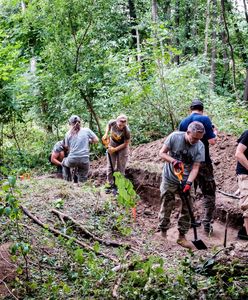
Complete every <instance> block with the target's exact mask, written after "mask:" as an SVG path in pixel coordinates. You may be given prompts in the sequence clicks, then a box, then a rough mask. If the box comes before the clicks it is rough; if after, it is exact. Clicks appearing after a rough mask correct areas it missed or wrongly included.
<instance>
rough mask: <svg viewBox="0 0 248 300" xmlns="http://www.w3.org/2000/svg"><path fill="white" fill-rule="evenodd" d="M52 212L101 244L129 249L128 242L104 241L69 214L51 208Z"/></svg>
mask: <svg viewBox="0 0 248 300" xmlns="http://www.w3.org/2000/svg"><path fill="white" fill-rule="evenodd" d="M51 212H52V213H54V214H55V215H57V216H58V217H59V219H60V220H69V221H71V222H72V223H73V224H74V225H76V226H77V227H79V228H80V230H81V231H82V232H83V233H84V234H85V235H86V236H89V237H91V238H92V239H93V240H95V241H98V242H99V243H101V244H105V245H107V246H113V247H125V248H126V249H130V248H131V245H128V244H120V243H118V242H116V241H105V240H103V239H101V238H99V237H97V236H96V235H94V234H93V233H91V232H90V231H89V230H88V229H86V228H85V227H83V225H82V224H80V223H79V222H78V221H76V220H75V219H73V218H72V217H71V216H68V215H67V214H64V213H62V212H60V211H58V210H56V209H52V210H51Z"/></svg>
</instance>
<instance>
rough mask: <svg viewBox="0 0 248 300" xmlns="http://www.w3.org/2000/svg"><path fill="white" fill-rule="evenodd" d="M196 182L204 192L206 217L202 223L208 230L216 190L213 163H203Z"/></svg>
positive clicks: (213, 208)
mask: <svg viewBox="0 0 248 300" xmlns="http://www.w3.org/2000/svg"><path fill="white" fill-rule="evenodd" d="M195 183H196V185H198V186H199V188H200V189H201V191H202V194H203V208H204V217H203V220H202V223H203V226H204V228H205V229H206V230H208V229H209V228H210V224H211V221H212V219H213V216H214V211H215V191H216V184H215V181H214V173H213V166H212V164H211V163H201V167H200V170H199V173H198V175H197V178H196V180H195Z"/></svg>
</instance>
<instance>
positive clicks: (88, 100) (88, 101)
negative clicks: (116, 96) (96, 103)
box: [79, 89, 103, 136]
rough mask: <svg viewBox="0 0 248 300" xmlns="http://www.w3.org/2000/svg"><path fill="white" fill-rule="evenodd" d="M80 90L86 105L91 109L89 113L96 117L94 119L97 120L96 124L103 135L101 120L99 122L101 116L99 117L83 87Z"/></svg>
mask: <svg viewBox="0 0 248 300" xmlns="http://www.w3.org/2000/svg"><path fill="white" fill-rule="evenodd" d="M79 92H80V94H81V97H82V98H83V99H84V101H85V103H86V106H87V108H88V110H89V113H90V114H92V116H93V118H94V120H95V122H96V126H97V129H98V133H99V135H100V136H103V133H102V130H101V126H100V122H99V118H98V116H97V114H96V112H95V109H94V107H93V104H92V103H91V101H90V99H89V97H88V96H87V95H85V94H84V92H83V91H82V90H81V89H79Z"/></svg>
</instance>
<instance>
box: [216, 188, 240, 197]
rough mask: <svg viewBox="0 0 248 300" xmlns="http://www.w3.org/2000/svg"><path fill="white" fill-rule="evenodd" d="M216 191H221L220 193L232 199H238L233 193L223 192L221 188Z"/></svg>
mask: <svg viewBox="0 0 248 300" xmlns="http://www.w3.org/2000/svg"><path fill="white" fill-rule="evenodd" d="M217 192H218V193H221V194H222V195H225V196H227V197H230V198H233V199H240V198H239V197H238V196H236V195H234V194H230V193H226V192H223V191H221V190H217Z"/></svg>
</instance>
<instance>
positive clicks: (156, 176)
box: [92, 133, 243, 227]
mask: <svg viewBox="0 0 248 300" xmlns="http://www.w3.org/2000/svg"><path fill="white" fill-rule="evenodd" d="M163 141H164V139H160V140H157V141H154V142H151V143H148V144H143V145H139V146H138V147H136V148H133V149H131V151H130V152H131V153H130V159H129V164H128V167H127V170H126V175H127V177H128V178H129V179H130V180H131V181H132V183H133V184H134V186H135V189H136V192H137V193H138V194H139V195H140V198H141V200H142V202H143V203H144V204H145V205H146V206H147V207H149V208H150V210H153V211H154V212H157V211H158V210H159V206H160V190H159V187H160V182H161V173H162V168H163V163H162V162H161V160H160V158H159V157H158V152H159V149H160V148H161V147H162V145H163ZM236 146H237V143H236V138H235V137H233V136H231V135H229V134H224V133H222V134H220V135H219V137H218V142H217V144H216V145H215V146H214V147H211V149H210V151H211V157H212V161H213V166H214V174H215V181H216V184H217V192H216V211H215V219H216V220H219V221H221V222H226V216H227V213H228V214H229V216H228V218H229V225H230V226H234V227H238V226H241V225H242V223H243V220H242V213H241V211H240V209H239V208H238V199H235V198H232V197H230V196H226V195H223V194H222V193H220V192H218V190H221V191H222V192H224V193H228V194H230V195H234V193H235V192H236V191H237V189H238V186H237V180H236V175H235V166H236V161H235V156H234V154H235V149H236ZM105 174H106V158H102V159H100V160H99V161H97V162H94V163H93V166H92V179H93V180H95V181H96V182H97V183H98V184H102V183H103V182H105V181H106V175H105ZM201 199H202V195H201V193H200V191H198V190H197V193H196V197H195V203H194V208H195V214H196V216H197V217H198V218H201V215H202V213H203V211H202V210H203V209H202V203H201Z"/></svg>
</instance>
